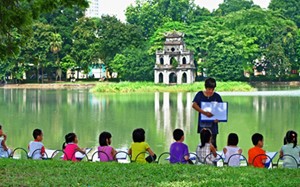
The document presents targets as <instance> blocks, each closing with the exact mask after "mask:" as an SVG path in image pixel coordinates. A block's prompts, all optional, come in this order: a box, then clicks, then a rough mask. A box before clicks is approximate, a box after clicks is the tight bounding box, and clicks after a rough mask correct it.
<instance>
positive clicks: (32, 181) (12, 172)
mask: <svg viewBox="0 0 300 187" xmlns="http://www.w3.org/2000/svg"><path fill="white" fill-rule="evenodd" d="M0 168H1V169H0V186H300V181H299V176H300V169H271V170H267V169H257V168H252V167H240V168H230V167H222V168H217V167H213V166H195V165H179V164H178V165H170V164H119V163H99V162H78V163H72V162H66V161H59V160H48V161H34V160H13V159H0Z"/></svg>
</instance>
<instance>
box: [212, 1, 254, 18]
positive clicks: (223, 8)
mask: <svg viewBox="0 0 300 187" xmlns="http://www.w3.org/2000/svg"><path fill="white" fill-rule="evenodd" d="M254 6H256V5H254V3H253V1H252V0H224V2H223V3H221V4H219V8H218V9H217V10H216V11H215V12H214V14H215V15H218V16H225V15H227V14H229V13H232V12H237V11H240V10H247V9H250V8H252V7H254Z"/></svg>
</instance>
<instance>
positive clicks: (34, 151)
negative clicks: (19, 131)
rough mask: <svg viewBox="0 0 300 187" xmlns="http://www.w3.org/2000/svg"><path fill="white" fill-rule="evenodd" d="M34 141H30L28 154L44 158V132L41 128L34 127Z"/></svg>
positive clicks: (34, 157)
mask: <svg viewBox="0 0 300 187" xmlns="http://www.w3.org/2000/svg"><path fill="white" fill-rule="evenodd" d="M32 136H33V138H34V141H30V142H29V144H28V150H29V153H28V156H29V157H30V158H32V159H34V160H37V159H42V158H43V156H44V154H45V147H44V144H43V143H42V141H43V132H42V130H41V129H34V130H33V132H32Z"/></svg>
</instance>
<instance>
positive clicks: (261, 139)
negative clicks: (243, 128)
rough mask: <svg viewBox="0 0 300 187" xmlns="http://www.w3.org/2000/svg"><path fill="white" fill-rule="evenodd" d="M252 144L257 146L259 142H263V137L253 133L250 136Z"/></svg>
mask: <svg viewBox="0 0 300 187" xmlns="http://www.w3.org/2000/svg"><path fill="white" fill-rule="evenodd" d="M251 139H252V143H253V145H257V144H258V142H259V141H263V139H264V137H263V135H261V134H259V133H255V134H253V135H252V138H251Z"/></svg>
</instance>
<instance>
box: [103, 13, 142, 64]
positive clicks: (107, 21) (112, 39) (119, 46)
mask: <svg viewBox="0 0 300 187" xmlns="http://www.w3.org/2000/svg"><path fill="white" fill-rule="evenodd" d="M97 38H98V39H99V44H98V46H97V53H98V56H99V57H100V59H101V60H102V61H103V62H104V63H105V65H106V66H107V67H108V68H109V67H110V64H111V61H112V60H113V58H114V56H115V55H116V54H117V53H121V51H123V50H124V49H125V48H127V47H128V46H135V47H137V48H138V47H140V46H141V45H142V44H143V43H144V42H145V40H144V38H143V36H142V32H141V30H140V28H139V27H137V26H135V25H132V24H125V23H122V22H120V21H119V20H118V19H117V18H116V17H114V16H113V17H111V16H102V17H101V19H100V20H99V27H98V28H97Z"/></svg>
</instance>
